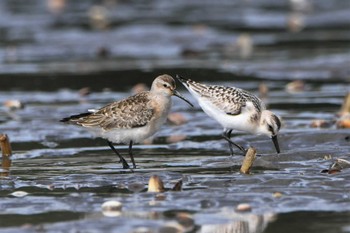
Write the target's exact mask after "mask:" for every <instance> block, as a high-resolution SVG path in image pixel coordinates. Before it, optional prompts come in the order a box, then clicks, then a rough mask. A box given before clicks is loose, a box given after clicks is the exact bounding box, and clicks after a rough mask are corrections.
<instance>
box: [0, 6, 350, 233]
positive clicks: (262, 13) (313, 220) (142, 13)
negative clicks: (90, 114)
mask: <svg viewBox="0 0 350 233" xmlns="http://www.w3.org/2000/svg"><path fill="white" fill-rule="evenodd" d="M30 2H31V4H24V3H22V4H18V3H19V1H2V2H1V3H0V4H1V8H0V9H1V11H2V14H1V16H0V17H2V18H3V20H1V21H0V22H7V24H6V23H3V24H1V25H0V27H1V30H2V32H4V33H2V34H1V35H0V40H1V44H0V55H1V56H0V58H1V63H0V67H1V70H0V75H1V77H0V79H1V85H0V89H1V91H0V102H1V103H3V102H4V101H6V100H10V99H17V100H20V101H21V102H23V103H24V105H25V107H24V108H23V109H18V110H15V111H11V110H9V109H7V108H6V107H2V108H1V111H0V133H6V134H7V135H8V136H9V137H10V141H11V145H12V149H13V156H12V166H11V168H10V172H9V173H6V171H4V170H1V172H2V176H1V179H0V209H1V213H0V231H1V232H19V231H21V232H173V231H174V229H178V231H179V232H186V231H187V232H281V231H282V230H283V231H284V232H350V223H349V217H350V184H349V180H350V169H343V170H342V171H341V172H337V173H334V174H328V173H322V172H321V171H322V170H325V169H328V168H329V166H330V165H331V164H332V163H333V161H334V159H336V158H342V159H346V160H349V148H350V141H349V136H350V131H349V129H340V128H337V127H336V124H335V121H336V120H337V119H338V116H337V113H338V112H339V110H340V107H341V104H342V102H343V98H344V96H345V95H346V94H347V92H349V86H348V83H349V77H350V69H349V66H348V64H349V62H350V58H349V52H350V47H349V43H348V42H349V39H350V34H349V31H348V26H349V23H348V22H349V21H348V20H349V18H348V17H349V15H350V14H348V13H349V5H348V4H346V3H345V1H335V3H334V5H332V6H329V4H327V1H319V2H318V4H314V6H313V8H312V10H309V11H307V12H303V14H304V15H303V19H304V21H303V23H304V26H303V28H302V29H300V31H298V32H297V31H288V30H286V29H285V27H286V26H285V25H286V24H285V22H286V20H287V17H288V15H289V13H290V12H291V11H292V10H291V6H289V5H288V2H283V1H281V2H282V3H277V2H274V1H262V2H261V3H260V4H257V3H254V2H250V3H229V2H225V1H222V2H221V4H217V5H212V4H210V3H209V2H208V3H202V1H200V2H198V3H196V2H193V3H192V4H191V3H187V2H182V1H176V3H172V4H170V3H169V4H165V3H160V2H157V1H151V3H153V5H152V4H151V5H152V6H150V5H145V4H142V3H132V2H131V3H129V2H120V3H118V4H117V5H113V6H111V5H109V6H108V7H107V8H108V9H113V10H111V12H112V13H111V12H110V13H109V14H108V15H109V16H108V19H109V21H108V25H109V26H108V28H106V29H103V30H100V29H96V28H95V29H94V28H91V27H92V26H91V25H90V23H91V22H90V21H89V14H87V13H86V12H87V11H88V10H89V9H90V6H92V3H89V2H88V1H84V3H75V2H72V3H69V4H68V5H67V6H66V8H65V10H64V11H63V13H59V14H58V13H50V11H49V10H47V8H46V5H45V4H44V3H41V1H30ZM15 3H16V4H15ZM246 4H248V5H246ZM40 9H44V11H40V12H38V11H39V10H40ZM118 9H119V10H118ZM150 9H152V11H151V12H153V13H152V14H150V13H149V12H150ZM164 9H167V10H168V11H167V12H168V14H167V15H164V14H162V12H163V11H164ZM208 9H211V10H212V11H211V12H214V13H212V14H203V12H205V11H207V10H208ZM91 11H93V10H91ZM33 12H36V14H33ZM201 12H202V13H201ZM242 12H243V13H242ZM235 13H236V14H235ZM5 16H6V17H5ZM24 16H25V17H24ZM335 16H337V17H335ZM9 19H10V20H9ZM43 19H45V20H43ZM276 19H279V20H276ZM160 22H161V23H160ZM28 25H30V27H29V26H28ZM290 30H296V29H293V28H292V29H290ZM247 32H248V33H249V34H250V36H251V37H250V38H251V39H252V40H253V41H254V49H253V52H252V53H251V54H248V55H247V54H246V53H245V52H242V53H241V52H240V50H237V47H235V46H236V44H235V42H236V41H237V38H239V37H240V36H241V34H242V33H247ZM155 38H160V39H159V40H156V39H155ZM243 38H249V37H246V35H244V36H243ZM248 40H249V39H248ZM248 50H249V47H248ZM246 56H248V57H246ZM162 73H168V74H170V75H173V76H175V74H180V75H183V76H185V77H188V78H192V79H194V80H198V81H201V82H205V83H208V84H221V85H227V86H237V87H240V88H243V89H246V90H249V91H251V92H253V93H255V94H257V95H260V96H261V97H262V98H263V100H264V101H265V102H266V103H267V105H268V106H269V108H270V109H271V110H273V111H274V112H275V113H276V114H278V115H280V116H281V118H282V121H283V126H282V130H281V132H280V135H279V142H280V147H281V150H282V153H281V154H279V155H277V154H276V152H275V150H274V147H273V144H272V142H271V140H270V139H269V138H266V137H264V136H253V135H247V134H243V133H239V132H238V133H237V134H235V135H233V140H234V141H236V142H238V143H240V144H242V145H243V146H245V147H248V146H254V147H255V148H256V149H257V150H258V153H259V154H260V155H261V156H259V157H258V158H257V160H256V161H255V162H254V165H253V168H252V171H251V172H252V174H250V175H243V174H240V172H239V168H240V166H241V163H242V159H243V157H242V156H240V155H239V152H238V151H237V156H234V157H230V156H229V154H230V152H229V148H228V145H227V143H226V142H225V141H224V140H223V139H222V138H221V137H220V134H221V133H222V129H221V126H220V125H219V124H218V123H216V122H215V121H214V120H212V119H210V118H209V117H208V116H207V115H205V113H204V112H203V111H202V110H201V109H200V108H199V106H198V105H197V104H196V103H195V101H194V99H193V98H192V97H191V96H190V95H189V93H188V92H187V91H186V90H185V89H184V88H183V87H181V85H180V84H179V91H180V92H181V93H182V94H184V95H185V96H186V97H187V98H188V99H190V100H192V102H194V103H195V107H194V108H191V107H189V106H188V105H187V104H186V103H184V102H183V101H181V100H179V99H176V98H174V103H173V108H172V112H176V113H180V114H182V115H183V116H184V117H185V119H187V122H185V123H183V124H180V125H175V124H172V123H170V122H168V123H167V124H166V125H164V127H163V128H162V130H161V131H160V132H158V133H157V134H156V135H155V136H154V137H153V138H152V140H150V141H148V142H147V143H145V144H142V145H137V146H135V147H134V155H135V159H136V163H137V165H138V168H137V170H135V172H134V173H131V172H130V171H128V170H123V169H121V164H119V163H118V158H117V157H116V156H115V155H114V154H113V152H112V151H110V150H109V148H108V146H107V144H106V143H105V142H104V141H103V140H101V139H95V138H93V137H92V135H90V134H89V133H88V132H87V131H85V130H84V129H82V128H79V127H76V126H72V125H66V124H62V123H60V122H59V119H61V118H62V117H65V116H67V115H70V114H75V113H80V112H84V111H86V110H87V109H92V108H98V107H101V106H103V105H105V104H107V103H109V102H111V101H114V100H117V99H121V98H125V97H127V96H129V95H131V89H132V87H133V85H135V84H137V83H146V84H147V85H150V83H151V81H152V80H153V78H154V77H155V76H157V75H159V74H162ZM294 80H301V82H300V83H301V85H300V83H299V85H298V83H297V84H296V83H294V84H292V85H291V84H289V83H290V82H291V81H294ZM287 84H289V85H287ZM262 85H264V86H266V87H268V89H269V91H268V92H267V93H266V94H265V95H263V94H264V93H261V92H259V86H260V87H261V86H262ZM286 86H287V87H288V88H286ZM83 87H90V91H91V93H90V94H89V95H81V94H79V91H78V90H79V89H80V88H83ZM314 119H322V120H325V121H326V122H327V123H328V125H326V126H325V127H321V128H315V127H312V122H313V120H314ZM117 148H118V149H119V150H120V151H121V153H122V154H123V155H125V157H126V158H127V160H128V162H129V158H128V156H127V146H124V145H121V146H118V147H117ZM152 175H158V176H159V177H160V178H161V179H162V180H163V182H164V185H165V188H167V189H171V188H172V187H173V186H174V185H175V183H177V182H178V181H179V180H182V182H183V185H182V191H176V192H175V191H168V190H167V191H166V192H163V193H149V192H147V184H148V180H149V178H150V177H151V176H152ZM19 191H21V192H25V193H24V196H20V195H21V194H23V193H21V192H19ZM110 200H115V201H119V202H120V203H122V209H121V211H115V212H113V213H111V212H104V211H103V210H102V207H101V206H102V204H103V203H105V202H106V201H110ZM242 203H247V204H249V206H250V210H248V211H239V210H238V209H237V206H239V205H240V204H242Z"/></svg>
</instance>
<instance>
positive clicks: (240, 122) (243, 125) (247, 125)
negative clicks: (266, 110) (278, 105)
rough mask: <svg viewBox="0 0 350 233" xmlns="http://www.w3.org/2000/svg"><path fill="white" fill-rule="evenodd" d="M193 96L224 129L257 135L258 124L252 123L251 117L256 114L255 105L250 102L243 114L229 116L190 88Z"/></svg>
mask: <svg viewBox="0 0 350 233" xmlns="http://www.w3.org/2000/svg"><path fill="white" fill-rule="evenodd" d="M188 89H189V91H190V92H191V94H192V95H193V96H194V97H195V98H196V99H197V101H198V103H199V105H200V106H201V108H202V109H203V111H204V112H205V113H206V114H207V115H208V116H210V117H211V118H213V119H215V120H216V121H217V122H219V123H220V124H221V125H222V127H223V128H224V129H233V130H239V131H245V132H249V133H253V134H255V133H256V130H257V124H253V123H252V122H251V121H250V117H251V115H252V114H254V113H255V108H254V105H253V103H251V102H248V103H247V105H246V107H245V108H243V109H242V112H241V113H240V114H238V115H228V114H226V113H225V112H224V111H222V110H220V109H218V108H217V107H216V106H214V105H213V104H212V103H211V102H210V101H208V100H207V99H205V98H202V97H201V96H199V95H198V94H197V93H196V92H194V91H192V90H191V89H190V88H188Z"/></svg>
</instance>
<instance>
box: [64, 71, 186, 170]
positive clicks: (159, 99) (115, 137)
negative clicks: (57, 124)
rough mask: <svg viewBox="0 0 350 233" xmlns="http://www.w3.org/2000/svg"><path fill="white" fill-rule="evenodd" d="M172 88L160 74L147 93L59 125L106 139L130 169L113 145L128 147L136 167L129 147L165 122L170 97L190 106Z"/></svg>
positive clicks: (167, 77)
mask: <svg viewBox="0 0 350 233" xmlns="http://www.w3.org/2000/svg"><path fill="white" fill-rule="evenodd" d="M175 89H176V84H175V80H174V79H173V78H172V77H171V76H170V75H167V74H164V75H160V76H158V77H157V78H156V79H155V80H154V81H153V83H152V87H151V90H150V91H144V92H141V93H138V94H136V95H133V96H130V97H128V98H126V99H123V100H120V101H116V102H113V103H110V104H108V105H106V106H104V107H102V108H101V109H99V110H95V111H93V112H87V113H82V114H78V115H73V116H70V117H66V118H63V119H62V120H61V122H69V123H73V124H76V125H80V126H83V127H85V128H86V129H88V130H89V131H91V132H93V133H94V134H95V135H96V136H98V137H102V138H104V139H106V140H107V143H108V145H109V147H110V148H111V149H112V150H113V151H114V152H115V153H116V154H117V155H118V157H119V158H120V162H121V163H122V164H123V168H124V169H128V168H130V167H129V165H128V163H127V162H126V160H125V159H124V158H123V157H122V156H121V155H120V154H119V153H118V151H117V150H116V149H115V148H114V146H113V144H112V143H125V144H129V155H130V158H131V162H132V164H133V167H134V168H136V164H135V160H134V156H133V154H132V145H133V143H140V142H142V141H143V140H145V139H146V138H148V137H150V136H152V135H153V134H154V133H156V132H157V131H158V130H159V129H160V127H161V126H162V125H163V124H164V123H165V121H166V119H167V115H168V113H169V111H170V107H171V102H172V101H171V96H173V95H175V96H177V97H179V98H181V99H183V100H184V101H186V102H187V103H188V104H190V105H191V106H193V105H192V104H191V103H190V102H189V101H188V100H187V99H185V97H183V96H182V95H181V94H180V93H179V92H178V91H176V90H175Z"/></svg>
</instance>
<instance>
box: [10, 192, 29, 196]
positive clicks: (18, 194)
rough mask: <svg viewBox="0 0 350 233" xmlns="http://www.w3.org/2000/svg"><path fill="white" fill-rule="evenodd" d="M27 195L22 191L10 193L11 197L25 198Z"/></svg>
mask: <svg viewBox="0 0 350 233" xmlns="http://www.w3.org/2000/svg"><path fill="white" fill-rule="evenodd" d="M28 194H29V193H27V192H24V191H15V192H13V193H10V195H11V196H13V197H25V196H27V195H28Z"/></svg>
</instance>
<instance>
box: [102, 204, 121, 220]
mask: <svg viewBox="0 0 350 233" xmlns="http://www.w3.org/2000/svg"><path fill="white" fill-rule="evenodd" d="M122 207H123V205H122V203H121V202H119V201H106V202H104V203H103V204H102V206H101V208H102V213H103V215H104V216H107V217H116V216H120V215H121V210H122Z"/></svg>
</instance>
